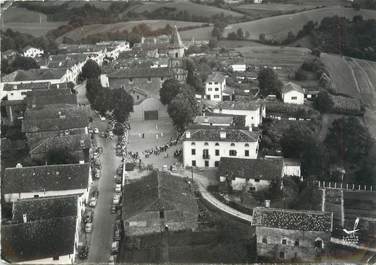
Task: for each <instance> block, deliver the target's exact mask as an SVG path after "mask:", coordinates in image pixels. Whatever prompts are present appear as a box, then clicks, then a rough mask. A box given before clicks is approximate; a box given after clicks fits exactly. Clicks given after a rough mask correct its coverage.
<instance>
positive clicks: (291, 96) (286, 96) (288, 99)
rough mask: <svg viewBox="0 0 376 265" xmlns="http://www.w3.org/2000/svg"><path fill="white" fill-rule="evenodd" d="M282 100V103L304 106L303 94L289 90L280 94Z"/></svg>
mask: <svg viewBox="0 0 376 265" xmlns="http://www.w3.org/2000/svg"><path fill="white" fill-rule="evenodd" d="M282 100H283V102H284V103H289V104H299V105H302V104H304V93H301V92H299V91H296V90H290V91H288V92H286V93H282Z"/></svg>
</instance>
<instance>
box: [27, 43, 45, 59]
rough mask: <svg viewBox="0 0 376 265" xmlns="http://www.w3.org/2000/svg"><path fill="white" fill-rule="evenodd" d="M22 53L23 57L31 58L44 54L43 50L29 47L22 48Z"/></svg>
mask: <svg viewBox="0 0 376 265" xmlns="http://www.w3.org/2000/svg"><path fill="white" fill-rule="evenodd" d="M22 51H23V55H24V56H25V57H31V58H35V57H40V56H42V55H43V54H44V51H43V50H41V49H38V48H34V47H31V46H30V45H28V46H26V47H25V48H23V49H22Z"/></svg>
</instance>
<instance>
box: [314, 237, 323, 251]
mask: <svg viewBox="0 0 376 265" xmlns="http://www.w3.org/2000/svg"><path fill="white" fill-rule="evenodd" d="M315 247H316V248H320V249H321V248H324V246H323V242H322V240H321V239H316V240H315Z"/></svg>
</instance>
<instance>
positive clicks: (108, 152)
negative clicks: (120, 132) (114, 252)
mask: <svg viewBox="0 0 376 265" xmlns="http://www.w3.org/2000/svg"><path fill="white" fill-rule="evenodd" d="M103 124H105V123H104V122H102V123H100V122H95V125H94V126H96V127H99V128H100V130H101V129H102V128H103ZM102 130H103V129H102ZM115 139H116V137H115V138H114V139H113V140H106V139H103V138H100V137H98V136H96V140H97V143H98V146H102V147H103V153H102V155H101V157H100V160H101V164H102V170H101V177H100V179H99V183H98V190H99V198H98V201H97V206H96V207H95V211H94V223H93V232H92V236H91V243H90V249H89V257H88V262H90V263H102V262H106V263H107V262H108V259H109V257H110V253H111V243H112V234H113V226H114V223H115V215H112V214H111V203H112V197H113V193H114V179H113V177H114V175H115V173H116V167H117V166H119V164H120V163H121V158H120V157H116V156H115V150H114V146H115V144H116V143H115V141H116V140H115Z"/></svg>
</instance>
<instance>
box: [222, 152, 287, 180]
mask: <svg viewBox="0 0 376 265" xmlns="http://www.w3.org/2000/svg"><path fill="white" fill-rule="evenodd" d="M282 170H283V162H282V160H280V159H275V160H272V159H270V160H265V159H241V158H230V157H221V160H220V162H219V170H218V172H220V174H221V176H225V175H229V176H232V177H234V178H235V177H238V178H252V179H263V180H275V179H278V178H280V177H281V176H282Z"/></svg>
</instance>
